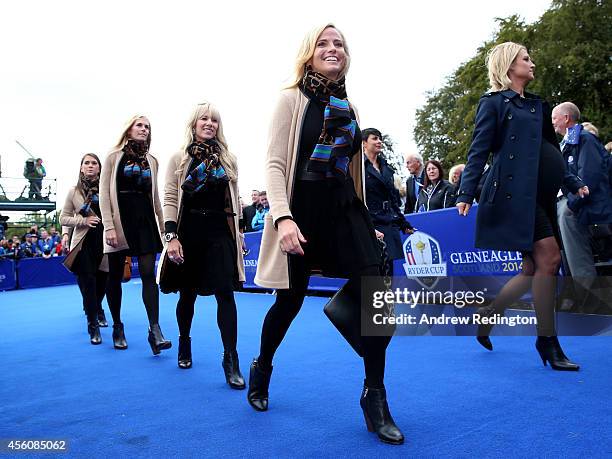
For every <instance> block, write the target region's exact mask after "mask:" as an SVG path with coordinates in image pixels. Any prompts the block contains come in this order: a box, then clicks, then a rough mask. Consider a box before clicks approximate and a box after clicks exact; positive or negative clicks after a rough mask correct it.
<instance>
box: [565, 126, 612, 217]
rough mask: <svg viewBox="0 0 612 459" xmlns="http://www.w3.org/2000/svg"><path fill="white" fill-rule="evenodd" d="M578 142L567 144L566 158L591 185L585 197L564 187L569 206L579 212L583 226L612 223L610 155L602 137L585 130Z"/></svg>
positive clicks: (576, 171) (569, 165) (572, 171)
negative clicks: (609, 178) (600, 139)
mask: <svg viewBox="0 0 612 459" xmlns="http://www.w3.org/2000/svg"><path fill="white" fill-rule="evenodd" d="M581 128H582V126H579V127H578V129H580V134H579V137H578V143H575V144H572V143H566V144H565V146H564V147H563V158H564V159H565V162H566V163H567V169H568V171H570V172H571V173H572V174H574V175H577V176H578V177H580V179H581V180H582V181H583V182H584V183H585V184H586V185H587V186H588V187H589V195H588V196H587V197H586V198H583V199H581V198H580V197H578V196H576V195H575V194H570V190H568V189H567V188H566V187H563V188H562V191H563V194H564V195H565V196H566V197H567V205H568V207H569V208H570V209H571V210H572V211H573V212H574V213H576V214H577V215H578V221H579V222H580V223H581V224H583V225H594V224H607V223H612V188H611V187H610V183H609V181H608V174H607V162H606V159H607V158H606V155H608V154H609V153H608V152H607V151H606V150H605V149H604V148H603V145H601V143H600V142H599V139H597V137H595V136H594V135H593V134H591V133H590V132H587V131H585V130H584V129H581Z"/></svg>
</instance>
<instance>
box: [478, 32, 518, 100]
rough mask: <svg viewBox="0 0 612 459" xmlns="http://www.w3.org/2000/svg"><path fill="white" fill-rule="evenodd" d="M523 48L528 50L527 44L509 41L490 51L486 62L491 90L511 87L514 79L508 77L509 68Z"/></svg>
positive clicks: (502, 89)
mask: <svg viewBox="0 0 612 459" xmlns="http://www.w3.org/2000/svg"><path fill="white" fill-rule="evenodd" d="M521 50H525V52H527V48H526V47H525V46H523V45H519V44H518V43H513V42H511V41H507V42H505V43H500V44H499V45H497V46H495V47H494V48H493V49H491V51H489V53H488V54H487V58H486V60H485V63H486V65H487V68H488V70H489V84H490V85H491V89H490V91H505V90H506V89H508V88H509V87H510V85H511V84H512V81H511V80H510V77H508V70H510V66H511V65H512V63H513V62H514V60H515V59H516V56H518V53H520V52H521Z"/></svg>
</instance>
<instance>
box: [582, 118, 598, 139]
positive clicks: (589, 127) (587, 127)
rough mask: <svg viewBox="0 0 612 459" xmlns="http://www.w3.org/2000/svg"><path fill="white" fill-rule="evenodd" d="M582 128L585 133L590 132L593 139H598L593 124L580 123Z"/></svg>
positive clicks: (596, 130)
mask: <svg viewBox="0 0 612 459" xmlns="http://www.w3.org/2000/svg"><path fill="white" fill-rule="evenodd" d="M582 127H583V128H584V130H585V131H588V132H590V133H591V134H593V135H594V136H595V137H599V129H597V127H596V126H595V125H594V124H593V123H589V122H588V121H585V122H584V123H582Z"/></svg>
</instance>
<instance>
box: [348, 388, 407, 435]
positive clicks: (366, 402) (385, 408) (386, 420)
mask: <svg viewBox="0 0 612 459" xmlns="http://www.w3.org/2000/svg"><path fill="white" fill-rule="evenodd" d="M359 404H360V405H361V409H362V410H363V416H364V417H365V421H366V426H367V427H368V431H370V432H376V434H377V435H378V438H380V440H381V441H383V442H385V443H390V444H392V445H401V444H402V443H404V435H403V434H402V432H401V431H400V430H399V428H398V427H397V426H396V425H395V422H394V421H393V418H392V417H391V413H390V412H389V405H388V404H387V392H386V391H385V388H384V387H383V388H382V389H373V388H371V387H368V386H366V384H365V381H364V383H363V392H362V394H361V400H359Z"/></svg>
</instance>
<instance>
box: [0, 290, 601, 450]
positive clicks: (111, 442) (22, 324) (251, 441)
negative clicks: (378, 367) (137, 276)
mask: <svg viewBox="0 0 612 459" xmlns="http://www.w3.org/2000/svg"><path fill="white" fill-rule="evenodd" d="M176 299H177V297H176V296H175V295H161V306H160V309H161V321H160V322H161V325H162V329H163V331H164V334H165V335H166V338H169V339H172V340H173V342H174V347H173V349H171V350H169V351H165V352H162V354H161V355H160V356H158V357H154V356H153V355H152V354H151V351H150V348H149V345H148V343H147V341H146V335H147V333H146V331H147V330H146V327H147V325H146V314H145V310H144V307H143V305H142V302H141V300H140V285H139V284H138V283H137V282H132V283H129V284H126V285H124V296H123V302H124V308H123V321H124V323H125V330H126V336H127V340H128V344H129V349H128V350H127V351H116V350H114V349H113V348H112V340H111V328H106V329H102V338H103V344H102V345H100V346H91V345H90V344H89V341H88V335H87V333H86V325H85V317H84V316H83V315H82V312H81V304H80V295H79V293H78V289H77V287H76V286H63V287H54V288H45V289H35V290H25V291H10V292H3V293H0V363H1V368H2V374H1V376H0V419H1V421H2V422H0V439H11V438H50V439H67V440H68V441H69V448H70V454H69V456H74V457H151V456H154V455H155V456H158V457H201V456H206V457H351V458H355V457H369V458H371V457H407V456H408V457H417V456H418V457H424V456H425V457H433V456H436V457H440V456H441V457H473V456H481V457H500V458H501V457H528V456H529V457H533V456H543V457H610V456H612V434H611V428H610V425H611V421H612V418H611V411H610V394H611V390H612V384H611V383H612V378H611V375H612V352H610V351H611V350H612V346H611V344H612V341H611V338H610V337H565V338H562V339H561V341H562V344H563V346H564V348H565V350H566V352H567V353H568V355H569V356H570V357H571V358H572V359H574V360H575V361H577V362H579V363H580V364H581V365H582V369H581V371H580V372H578V373H563V372H555V371H552V370H550V368H549V367H546V368H545V367H544V366H542V363H541V361H540V360H539V357H538V355H537V353H536V351H535V349H534V345H533V341H534V339H533V337H494V338H493V341H494V346H495V351H494V352H487V351H485V350H484V349H482V348H481V347H480V346H479V345H478V344H477V343H476V342H475V340H474V338H472V337H396V339H394V340H393V341H392V343H391V346H390V347H389V351H388V363H387V377H386V385H387V389H388V395H389V400H390V406H391V410H392V413H393V416H394V418H395V420H396V422H397V424H398V425H399V426H400V427H401V428H402V430H403V432H404V434H405V436H406V444H405V445H403V446H400V447H394V446H387V445H383V444H381V443H379V442H378V441H377V439H376V437H375V436H374V434H370V433H368V432H367V430H366V429H365V424H364V421H363V417H362V414H361V410H360V408H359V403H358V401H359V395H360V390H361V385H362V378H363V376H362V375H363V369H362V364H361V361H360V360H359V359H357V358H356V356H355V355H354V354H353V352H352V351H351V350H350V348H349V347H348V345H346V344H345V343H344V342H343V341H342V338H341V337H340V336H339V335H338V334H337V332H336V331H335V329H334V328H333V327H332V326H331V325H330V324H329V323H328V322H327V319H326V318H325V316H324V315H323V314H322V312H321V309H322V307H323V304H324V303H325V299H324V298H309V299H307V301H306V303H305V305H304V308H303V309H302V311H301V312H300V315H299V316H298V318H297V319H296V321H295V323H294V324H293V326H292V328H291V329H290V330H289V333H288V334H287V337H286V339H285V342H284V343H283V345H282V346H281V348H280V349H279V352H278V354H277V357H276V359H275V368H274V375H273V378H272V383H271V387H270V391H271V400H270V410H269V411H268V412H267V413H257V412H255V411H253V410H252V409H251V408H250V407H249V406H248V404H247V402H246V391H234V390H231V389H229V388H228V387H227V386H226V384H225V380H224V378H223V373H222V369H221V353H222V346H221V339H220V337H219V332H218V329H217V326H216V318H215V311H216V306H215V303H214V299H211V298H199V299H198V302H197V304H196V317H195V320H194V324H193V329H192V338H193V356H194V366H193V368H192V369H191V370H188V371H184V370H179V369H178V368H177V366H176V347H177V342H176V340H177V335H178V331H177V326H176V320H175V317H174V306H175V302H176ZM272 299H273V297H272V296H270V295H257V294H244V293H242V294H237V303H238V308H239V310H238V315H239V342H238V349H239V353H240V357H241V358H242V362H241V368H242V371H243V373H244V374H245V376H247V373H248V364H249V362H250V359H251V358H252V357H253V356H254V355H256V354H257V352H258V346H259V334H260V331H261V323H262V320H263V317H264V315H265V313H266V311H267V308H268V307H269V305H270V304H271V302H272ZM107 315H108V316H110V315H109V314H107ZM109 320H110V317H109ZM45 456H46V457H48V456H49V455H48V454H47V455H44V456H42V457H45ZM18 457H26V455H24V454H19V456H18Z"/></svg>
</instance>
